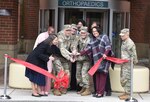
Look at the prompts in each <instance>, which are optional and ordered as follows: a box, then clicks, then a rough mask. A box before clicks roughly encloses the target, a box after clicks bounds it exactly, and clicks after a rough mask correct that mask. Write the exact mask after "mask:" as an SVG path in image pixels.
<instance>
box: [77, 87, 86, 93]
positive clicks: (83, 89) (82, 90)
mask: <svg viewBox="0 0 150 102" xmlns="http://www.w3.org/2000/svg"><path fill="white" fill-rule="evenodd" d="M84 91H85V88H84V87H82V89H81V90H80V91H78V92H77V94H81V93H82V92H84Z"/></svg>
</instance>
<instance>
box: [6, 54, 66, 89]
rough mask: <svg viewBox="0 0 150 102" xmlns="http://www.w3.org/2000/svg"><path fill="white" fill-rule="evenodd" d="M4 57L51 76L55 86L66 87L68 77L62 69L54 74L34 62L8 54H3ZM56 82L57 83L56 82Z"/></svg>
mask: <svg viewBox="0 0 150 102" xmlns="http://www.w3.org/2000/svg"><path fill="white" fill-rule="evenodd" d="M5 57H7V58H9V59H11V60H13V61H15V62H17V63H19V64H22V65H24V66H26V67H27V68H29V69H31V70H34V71H36V72H38V73H41V74H43V75H45V76H47V77H49V78H53V79H54V80H55V83H56V86H57V88H60V87H64V88H68V84H69V77H68V75H67V74H65V72H64V71H62V70H61V71H60V72H59V73H58V75H57V77H56V76H54V75H53V74H51V73H49V72H48V71H46V70H44V69H42V68H40V67H38V66H36V65H34V64H31V63H28V62H25V61H23V60H19V59H15V58H12V57H10V56H8V55H5ZM60 76H61V77H60ZM57 83H58V84H57Z"/></svg>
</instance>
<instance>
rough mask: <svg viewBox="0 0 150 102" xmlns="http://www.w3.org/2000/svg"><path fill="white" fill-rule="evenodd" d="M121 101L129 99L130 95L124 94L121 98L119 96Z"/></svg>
mask: <svg viewBox="0 0 150 102" xmlns="http://www.w3.org/2000/svg"><path fill="white" fill-rule="evenodd" d="M118 97H119V99H120V100H126V99H127V98H129V94H128V93H124V94H122V95H120V96H118Z"/></svg>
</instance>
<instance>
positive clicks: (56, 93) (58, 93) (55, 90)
mask: <svg viewBox="0 0 150 102" xmlns="http://www.w3.org/2000/svg"><path fill="white" fill-rule="evenodd" d="M53 94H54V95H56V96H61V92H60V91H59V90H58V89H54V91H53Z"/></svg>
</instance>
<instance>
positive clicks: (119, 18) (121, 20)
mask: <svg viewBox="0 0 150 102" xmlns="http://www.w3.org/2000/svg"><path fill="white" fill-rule="evenodd" d="M129 16H130V15H129V13H126V12H114V13H113V27H112V48H113V51H114V53H115V56H116V57H120V55H121V39H120V36H119V33H120V31H121V29H123V28H129V26H130V25H129V22H130V21H129Z"/></svg>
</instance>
